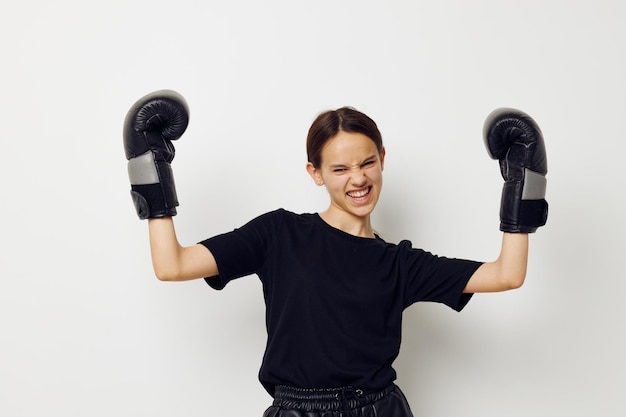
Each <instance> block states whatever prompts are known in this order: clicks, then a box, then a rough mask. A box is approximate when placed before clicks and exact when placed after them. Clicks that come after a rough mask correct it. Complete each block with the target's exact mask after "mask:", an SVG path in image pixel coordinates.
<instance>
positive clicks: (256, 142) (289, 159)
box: [0, 0, 626, 417]
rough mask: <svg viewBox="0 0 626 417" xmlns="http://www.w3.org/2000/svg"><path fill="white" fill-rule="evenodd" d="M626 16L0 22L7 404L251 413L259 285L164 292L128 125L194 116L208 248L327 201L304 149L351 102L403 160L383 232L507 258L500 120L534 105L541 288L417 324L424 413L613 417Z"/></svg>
mask: <svg viewBox="0 0 626 417" xmlns="http://www.w3.org/2000/svg"><path fill="white" fill-rule="evenodd" d="M625 5H626V3H624V2H623V1H621V0H594V1H581V0H574V1H572V0H568V1H565V0H563V1H556V0H548V1H544V0H541V1H540V0H528V1H509V0H505V1H501V0H500V1H496V0H490V1H464V0H448V1H441V0H432V1H363V0H360V1H327V0H321V1H320V0H318V1H315V2H299V1H278V0H273V1H265V2H259V1H232V2H226V1H186V0H179V1H176V2H172V1H161V0H150V1H121V0H111V1H107V2H104V1H102V2H86V1H69V0H61V1H55V2H49V1H43V0H35V1H23V2H11V4H6V5H4V7H3V8H2V13H1V16H0V47H1V51H2V65H1V67H0V74H1V77H0V91H1V92H2V96H1V98H0V120H1V121H2V136H1V140H2V149H3V152H2V162H1V163H0V178H1V180H0V181H1V182H0V184H2V188H1V190H2V191H1V192H2V204H1V205H0V214H1V215H0V221H1V222H2V224H1V228H0V233H1V235H2V251H1V252H0V265H1V269H0V274H1V280H0V414H1V415H3V416H61V415H63V416H111V415H115V416H152V417H156V416H218V415H223V416H242V415H245V416H260V415H261V414H262V411H263V410H264V409H265V408H266V407H267V405H269V402H270V398H269V396H268V395H267V394H266V393H265V392H264V391H263V389H262V388H261V386H260V384H259V383H258V382H257V379H256V378H257V372H258V366H259V364H260V361H261V356H262V353H263V348H264V342H265V330H264V323H263V312H264V309H263V303H262V295H261V287H260V285H259V282H258V280H257V279H256V278H255V277H249V278H246V279H241V280H239V281H237V282H233V283H232V285H229V287H228V288H227V289H226V290H224V291H222V292H215V291H213V290H210V289H209V288H208V287H207V286H206V284H205V283H204V282H202V281H193V282H188V283H161V282H159V281H157V280H156V279H155V278H154V276H153V273H152V269H151V264H150V258H149V251H148V240H147V225H146V223H145V222H141V221H139V220H137V218H136V216H135V214H134V209H133V207H132V203H131V200H130V197H129V195H128V189H129V185H128V180H127V177H126V160H125V158H124V153H123V148H122V142H121V127H122V121H123V118H124V116H125V113H126V111H127V109H128V108H129V106H130V105H131V104H132V103H133V102H134V101H135V100H136V99H138V98H139V97H140V96H142V95H144V94H146V93H148V92H151V91H153V90H157V89H161V88H171V89H175V90H177V91H179V92H180V93H181V94H183V95H184V96H185V97H186V98H187V100H188V102H189V105H190V107H191V124H190V126H189V128H188V131H187V133H186V134H185V136H184V137H183V139H181V140H180V141H179V142H177V144H176V146H177V156H176V159H175V161H174V172H175V175H176V180H177V186H178V194H179V199H180V201H181V207H180V210H179V216H178V217H176V219H175V221H176V225H177V228H178V232H179V237H180V240H181V242H183V243H184V244H192V243H194V242H197V241H199V240H202V239H204V238H206V237H209V236H211V235H213V234H216V233H219V232H223V231H227V230H231V229H232V228H234V227H237V226H239V225H241V224H242V223H244V222H246V221H247V220H249V219H251V218H252V217H254V216H256V215H258V214H261V213H263V212H265V211H268V210H272V209H275V208H278V207H284V208H287V209H290V210H293V211H296V212H314V211H318V210H323V209H324V208H325V207H326V204H327V197H326V193H325V191H324V190H323V189H321V188H317V187H316V186H315V185H314V184H313V183H312V181H311V180H310V179H309V178H308V176H307V174H306V172H305V169H304V165H305V159H306V158H305V152H304V139H305V135H306V131H307V129H308V127H309V124H310V123H311V121H312V120H313V118H314V117H315V115H316V114H317V113H318V112H320V111H322V110H325V109H328V108H334V107H338V106H342V105H351V106H355V107H357V108H359V109H361V110H363V111H365V112H367V113H368V114H370V115H371V116H372V117H373V118H374V119H375V120H376V121H377V122H378V124H379V126H380V128H381V130H382V132H383V135H384V138H385V141H386V146H387V160H386V167H385V168H386V169H385V189H384V191H383V196H382V201H381V203H380V205H379V207H378V208H377V211H376V212H375V219H374V220H375V226H376V228H377V229H378V230H379V231H380V232H381V233H382V235H383V236H384V237H385V238H386V239H387V240H390V241H398V240H400V239H403V238H406V239H410V240H412V241H413V243H414V245H415V246H418V247H422V248H425V249H427V250H430V251H432V252H435V253H438V254H441V255H446V256H455V257H465V258H471V259H479V260H491V259H493V258H494V257H495V256H497V254H498V251H499V245H500V232H499V231H498V218H497V216H498V208H499V198H500V187H501V183H502V180H501V178H500V174H499V170H498V164H497V163H496V162H495V161H492V160H491V159H489V158H488V156H487V154H486V152H485V149H484V147H483V144H482V137H481V130H482V123H483V120H484V118H485V117H486V115H487V114H488V113H489V112H490V111H491V110H493V109H494V108H496V107H501V106H511V107H517V108H520V109H522V110H524V111H526V112H528V113H529V114H531V115H532V116H533V117H534V118H535V119H536V120H537V122H538V123H539V125H540V126H541V128H542V130H543V132H544V136H545V138H546V146H547V151H548V157H549V169H550V171H549V174H548V200H549V203H550V218H549V222H548V225H547V226H546V227H545V228H543V229H541V230H539V232H538V233H536V234H535V235H533V236H531V251H530V261H529V269H528V276H527V282H526V284H525V286H524V287H523V288H522V289H520V290H518V291H513V292H509V293H501V294H486V295H477V296H475V297H474V299H473V300H472V302H471V303H470V304H469V305H468V307H467V308H466V310H464V311H463V312H462V313H461V314H457V313H455V312H453V311H451V310H449V309H447V308H446V307H444V306H440V305H429V304H422V305H415V306H413V307H411V308H410V309H409V310H407V312H406V316H405V323H404V329H405V333H404V336H405V338H404V344H403V346H402V352H401V356H400V358H399V359H398V360H397V362H396V369H397V370H398V373H399V380H398V382H399V384H400V385H401V386H402V387H403V388H404V390H405V392H406V394H407V396H408V397H409V400H410V402H411V404H412V407H413V410H414V412H415V414H416V416H430V417H436V416H442V417H443V416H451V415H465V416H476V417H485V416H493V417H496V416H509V417H514V416H570V417H571V416H581V417H588V416H592V415H593V416H623V415H624V414H625V413H626V406H625V405H624V401H623V395H624V390H625V388H626V377H625V372H626V364H625V361H624V352H625V351H626V338H625V336H624V319H623V318H624V315H625V314H626V306H624V303H623V299H624V293H625V290H626V280H625V278H626V277H625V273H624V269H623V267H622V265H623V262H624V249H625V247H626V245H625V242H624V233H625V231H626V230H625V224H624V222H625V221H624V212H625V209H626V207H625V202H624V197H625V193H624V182H625V180H626V177H625V175H624V155H625V154H626V145H625V144H624V139H625V138H624V126H623V125H624V115H625V114H626V104H625V103H626V102H625V99H624V98H625V96H626V86H625V81H624V78H625V76H624V75H625V74H626V58H625V53H626V49H625V48H626V6H625Z"/></svg>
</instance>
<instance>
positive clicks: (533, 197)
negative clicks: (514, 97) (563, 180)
mask: <svg viewBox="0 0 626 417" xmlns="http://www.w3.org/2000/svg"><path fill="white" fill-rule="evenodd" d="M483 137H484V140H485V146H486V147H487V151H488V152H489V156H491V158H493V159H498V160H500V171H501V172H502V177H503V178H504V187H503V189H502V201H501V205H500V230H501V231H503V232H511V233H533V232H535V231H536V230H537V228H538V227H540V226H543V225H545V224H546V220H547V219H548V203H547V201H546V200H545V194H546V177H545V176H546V174H547V173H548V161H547V158H546V148H545V144H544V142H543V135H542V134H541V130H540V129H539V126H537V123H535V121H534V120H533V119H532V118H531V117H530V116H529V115H527V114H525V113H524V112H521V111H519V110H515V109H510V108H500V109H496V110H494V111H493V112H491V113H490V114H489V116H487V119H486V120H485V124H484V128H483Z"/></svg>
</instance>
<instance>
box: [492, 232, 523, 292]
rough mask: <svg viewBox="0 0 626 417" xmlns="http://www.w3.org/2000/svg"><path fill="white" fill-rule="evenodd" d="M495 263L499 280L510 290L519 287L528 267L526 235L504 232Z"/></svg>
mask: <svg viewBox="0 0 626 417" xmlns="http://www.w3.org/2000/svg"><path fill="white" fill-rule="evenodd" d="M496 263H498V268H499V275H500V277H501V279H503V280H504V281H505V282H507V283H508V285H509V286H510V287H511V288H518V287H521V286H522V284H523V283H524V280H525V278H526V269H527V266H528V234H527V233H507V232H504V233H503V236H502V249H501V251H500V256H499V257H498V259H497V260H496Z"/></svg>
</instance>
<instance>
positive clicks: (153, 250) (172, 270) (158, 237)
mask: <svg viewBox="0 0 626 417" xmlns="http://www.w3.org/2000/svg"><path fill="white" fill-rule="evenodd" d="M148 231H149V236H150V254H151V256H152V267H153V268H154V273H155V274H156V276H157V278H159V279H160V280H165V281H169V280H174V279H175V277H176V276H177V274H178V272H177V271H179V270H180V253H181V251H182V247H181V245H180V243H179V242H178V238H177V236H176V230H175V228H174V221H173V219H172V218H171V217H161V218H157V219H150V220H148Z"/></svg>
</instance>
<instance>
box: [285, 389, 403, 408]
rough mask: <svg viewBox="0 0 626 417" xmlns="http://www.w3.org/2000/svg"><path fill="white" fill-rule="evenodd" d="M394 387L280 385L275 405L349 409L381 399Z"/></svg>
mask: <svg viewBox="0 0 626 417" xmlns="http://www.w3.org/2000/svg"><path fill="white" fill-rule="evenodd" d="M394 389H396V385H395V384H391V385H389V386H388V387H387V388H385V389H383V390H380V391H364V390H362V389H359V388H355V387H343V388H323V389H311V388H295V387H289V386H285V385H279V386H277V387H276V392H275V393H274V406H277V407H282V408H288V409H295V410H300V411H337V410H339V411H348V410H351V409H354V408H357V407H363V406H364V405H366V404H371V403H374V402H376V401H379V400H380V399H382V398H384V397H386V396H387V395H388V394H389V393H390V392H392V391H393V390H394Z"/></svg>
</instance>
